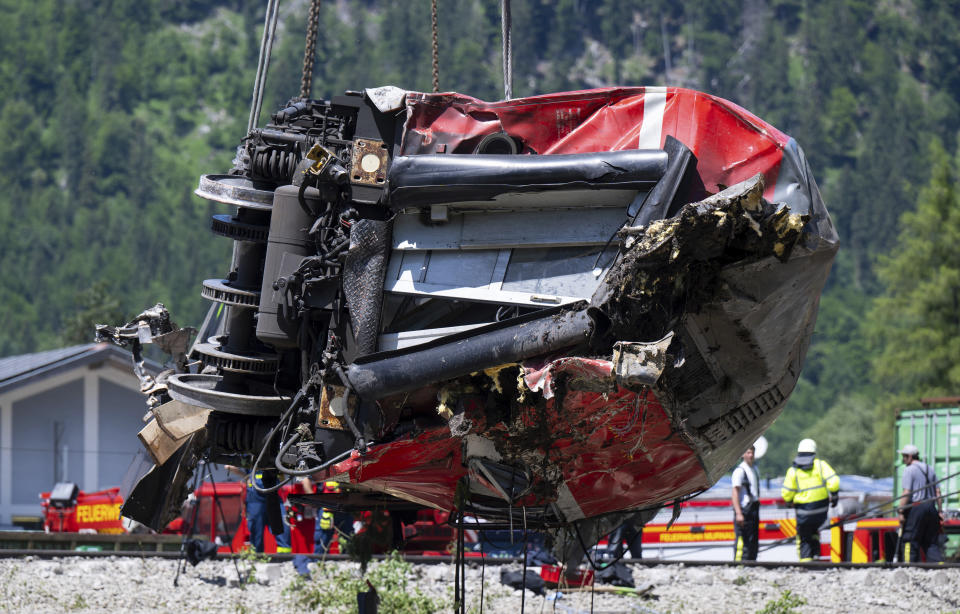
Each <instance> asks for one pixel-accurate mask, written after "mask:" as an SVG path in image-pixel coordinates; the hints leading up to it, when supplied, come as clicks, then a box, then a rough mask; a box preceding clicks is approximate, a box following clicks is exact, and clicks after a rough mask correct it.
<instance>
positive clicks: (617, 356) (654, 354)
mask: <svg viewBox="0 0 960 614" xmlns="http://www.w3.org/2000/svg"><path fill="white" fill-rule="evenodd" d="M671 341H673V333H672V332H671V333H669V334H668V335H667V336H666V337H664V338H663V339H661V340H660V341H655V342H653V343H634V342H629V341H618V342H617V343H615V344H613V373H614V376H615V378H616V381H617V385H618V386H622V387H623V388H637V387H641V386H653V385H655V384H656V383H657V380H659V379H660V374H661V373H663V369H664V368H665V367H666V360H667V355H666V352H667V348H668V347H669V346H670V342H671Z"/></svg>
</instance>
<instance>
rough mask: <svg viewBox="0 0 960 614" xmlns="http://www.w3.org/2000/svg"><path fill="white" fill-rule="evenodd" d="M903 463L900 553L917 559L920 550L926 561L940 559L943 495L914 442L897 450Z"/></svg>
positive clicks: (913, 559) (929, 467)
mask: <svg viewBox="0 0 960 614" xmlns="http://www.w3.org/2000/svg"><path fill="white" fill-rule="evenodd" d="M897 452H899V453H900V455H901V458H902V459H903V464H904V465H905V467H904V469H903V494H902V496H901V498H900V510H899V514H900V525H901V527H902V531H903V533H902V534H901V535H902V536H901V539H902V541H903V557H902V559H901V560H903V561H904V562H907V563H915V562H917V561H919V560H920V553H921V552H923V554H924V556H925V557H926V559H927V562H928V563H942V562H943V552H941V550H940V520H941V518H940V514H941V512H942V508H941V505H942V499H941V496H940V487H939V486H937V474H936V472H934V470H933V467H931V466H929V465H927V464H926V463H924V462H922V461H921V460H920V450H919V449H918V448H917V446H915V445H913V444H908V445H905V446H903V449H902V450H897Z"/></svg>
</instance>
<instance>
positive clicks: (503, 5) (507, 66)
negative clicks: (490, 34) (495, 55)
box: [500, 0, 513, 100]
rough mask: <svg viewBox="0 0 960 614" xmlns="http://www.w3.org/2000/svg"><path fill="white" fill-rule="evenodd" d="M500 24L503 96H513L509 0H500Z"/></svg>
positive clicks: (506, 97)
mask: <svg viewBox="0 0 960 614" xmlns="http://www.w3.org/2000/svg"><path fill="white" fill-rule="evenodd" d="M500 17H501V19H500V25H501V35H502V38H503V54H502V55H503V98H504V100H510V99H511V98H513V60H512V52H511V50H510V46H511V45H510V43H511V40H510V26H511V24H510V22H511V19H510V0H500Z"/></svg>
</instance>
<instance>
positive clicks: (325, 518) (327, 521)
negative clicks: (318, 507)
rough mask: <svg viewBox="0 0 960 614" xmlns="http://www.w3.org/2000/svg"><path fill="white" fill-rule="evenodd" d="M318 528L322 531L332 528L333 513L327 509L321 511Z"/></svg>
mask: <svg viewBox="0 0 960 614" xmlns="http://www.w3.org/2000/svg"><path fill="white" fill-rule="evenodd" d="M320 528H321V529H323V530H324V531H329V530H330V529H332V528H333V512H331V511H330V510H327V509H325V510H323V513H322V514H320Z"/></svg>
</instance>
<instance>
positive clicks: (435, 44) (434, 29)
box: [430, 0, 440, 93]
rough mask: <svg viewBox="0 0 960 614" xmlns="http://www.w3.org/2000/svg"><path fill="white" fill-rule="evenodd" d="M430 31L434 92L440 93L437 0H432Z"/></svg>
mask: <svg viewBox="0 0 960 614" xmlns="http://www.w3.org/2000/svg"><path fill="white" fill-rule="evenodd" d="M430 30H431V33H432V34H433V92H434V93H437V92H439V91H440V42H439V37H438V36H437V34H438V31H439V30H440V28H439V26H438V25H437V0H430Z"/></svg>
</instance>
